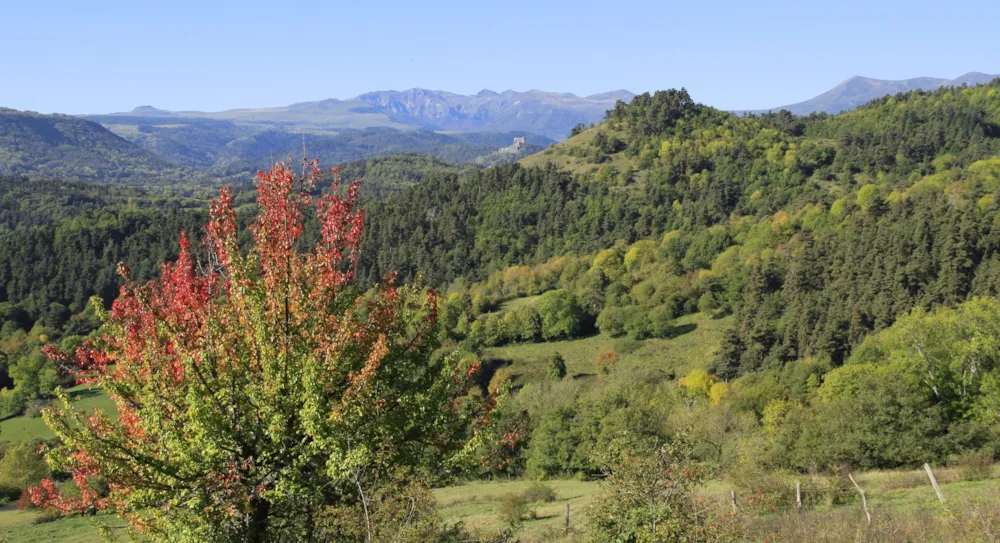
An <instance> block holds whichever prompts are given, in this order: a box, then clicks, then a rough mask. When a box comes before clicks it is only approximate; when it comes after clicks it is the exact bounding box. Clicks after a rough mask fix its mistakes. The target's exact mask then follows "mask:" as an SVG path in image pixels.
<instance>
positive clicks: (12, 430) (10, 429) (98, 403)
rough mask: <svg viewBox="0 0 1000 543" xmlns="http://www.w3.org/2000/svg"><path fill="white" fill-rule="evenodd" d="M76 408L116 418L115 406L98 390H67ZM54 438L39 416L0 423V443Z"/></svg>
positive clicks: (83, 386)
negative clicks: (102, 412)
mask: <svg viewBox="0 0 1000 543" xmlns="http://www.w3.org/2000/svg"><path fill="white" fill-rule="evenodd" d="M68 392H69V394H70V396H71V397H72V398H73V400H74V402H75V403H76V406H77V407H78V408H80V409H83V410H85V411H90V410H93V409H101V410H103V411H104V412H106V413H109V414H110V415H111V416H116V415H117V412H116V410H115V405H114V403H113V402H112V401H111V398H109V397H108V395H107V394H105V393H104V391H103V390H101V389H99V388H90V387H89V386H86V385H80V386H76V387H73V388H71V389H69V390H68ZM53 437H55V434H53V433H52V430H49V427H48V426H46V425H45V421H43V420H42V417H40V416H34V417H32V416H25V415H22V416H20V417H13V418H10V419H7V420H4V421H0V441H10V442H18V443H19V442H22V441H28V440H31V439H51V438H53Z"/></svg>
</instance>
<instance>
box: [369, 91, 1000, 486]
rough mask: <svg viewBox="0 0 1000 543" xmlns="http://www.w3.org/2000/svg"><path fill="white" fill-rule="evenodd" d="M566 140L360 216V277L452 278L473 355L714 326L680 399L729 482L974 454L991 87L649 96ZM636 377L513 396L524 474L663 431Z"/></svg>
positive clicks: (988, 237) (460, 325) (986, 292)
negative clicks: (846, 108)
mask: <svg viewBox="0 0 1000 543" xmlns="http://www.w3.org/2000/svg"><path fill="white" fill-rule="evenodd" d="M576 132H577V134H576V135H575V136H574V137H573V138H571V139H570V140H569V141H568V142H566V143H564V144H561V145H559V146H556V147H554V148H551V149H548V150H546V151H544V152H542V153H539V154H538V155H535V156H533V157H529V158H528V159H525V161H524V162H525V163H526V164H529V165H532V166H540V167H525V166H521V165H511V166H505V167H502V168H498V169H491V170H485V171H482V172H478V173H476V174H473V175H470V176H467V177H465V178H461V179H459V178H457V177H455V176H440V177H434V178H429V179H428V180H426V181H425V182H424V183H422V184H420V185H418V186H414V187H411V188H409V189H407V190H405V191H403V192H400V193H398V194H395V195H392V196H390V197H389V198H387V199H386V200H384V201H382V202H379V203H377V204H375V205H373V206H372V207H371V209H370V214H369V215H368V216H367V221H368V224H369V225H370V226H369V229H368V230H367V231H366V238H365V240H364V244H363V250H362V255H363V259H364V260H363V272H364V275H363V276H364V277H365V278H366V279H367V280H374V279H375V278H376V277H378V276H379V275H381V274H383V273H385V272H386V271H387V270H390V269H399V270H402V271H403V272H404V273H407V274H408V275H411V276H412V275H416V274H418V273H423V274H424V277H425V278H426V279H427V280H429V281H431V282H432V283H434V284H439V285H442V286H445V285H451V288H450V292H451V293H452V294H451V296H450V297H449V298H448V303H447V305H446V308H445V310H444V311H445V313H444V314H445V315H446V318H445V319H446V323H448V324H447V326H449V327H450V329H449V331H448V334H447V337H448V339H449V340H452V341H456V342H460V343H461V344H463V345H465V346H467V348H471V349H483V348H488V347H491V346H501V345H507V344H518V343H521V342H524V341H527V342H539V341H552V340H560V339H563V340H565V339H571V340H572V339H573V338H579V337H584V336H587V335H589V334H592V333H595V332H600V333H601V336H602V337H610V338H614V337H619V336H624V337H627V338H630V339H631V340H633V341H640V342H641V341H644V340H647V339H650V338H657V337H663V338H670V337H674V336H676V335H677V334H678V333H683V332H684V330H685V326H686V325H684V326H682V325H679V324H677V320H676V319H678V318H680V317H682V316H683V315H685V314H687V313H694V312H701V313H703V314H709V315H714V316H716V317H719V318H721V317H724V316H726V315H732V317H731V319H732V320H731V324H729V325H728V326H727V327H726V330H725V332H724V334H723V336H722V338H721V343H720V344H719V345H718V347H717V348H716V349H711V348H709V349H706V350H705V351H703V352H701V353H699V354H698V355H697V358H696V360H695V361H692V362H693V363H694V364H695V366H696V367H698V366H700V367H702V368H704V369H706V370H709V371H708V373H702V374H700V375H692V376H688V378H687V381H686V382H687V383H688V384H689V385H688V387H687V389H685V387H684V386H681V388H680V390H681V391H682V392H683V391H684V390H688V392H687V394H688V396H687V397H689V398H691V400H692V401H694V400H697V401H696V405H701V403H700V402H702V400H698V398H699V397H700V398H703V400H704V406H703V407H699V408H698V409H699V410H701V409H704V410H705V411H698V412H699V413H702V415H701V416H705V417H709V418H710V420H713V421H716V422H718V423H719V424H721V425H722V426H720V427H718V428H716V430H713V431H715V432H716V433H717V434H718V435H715V436H714V437H707V436H706V437H705V438H704V439H706V440H708V441H706V442H704V443H703V445H704V446H705V447H707V448H706V449H704V451H705V452H704V454H705V457H704V459H705V460H709V461H712V462H721V463H722V464H723V465H724V466H726V468H725V469H727V470H737V469H743V468H746V469H749V467H748V466H755V469H758V468H761V469H762V468H776V467H778V468H782V467H783V468H796V469H815V468H832V467H834V466H835V465H838V464H844V463H846V464H853V465H864V466H877V467H893V466H898V465H905V464H912V463H915V462H920V461H925V460H929V459H936V460H940V459H942V458H944V457H946V456H947V455H949V454H952V455H954V454H959V453H962V452H963V451H969V450H977V449H978V448H980V447H984V446H987V447H990V446H992V445H987V443H992V442H991V441H990V439H991V438H989V435H990V432H991V430H990V428H993V430H992V431H995V430H996V427H995V425H994V423H995V418H991V417H995V411H991V409H993V408H992V407H987V405H988V402H990V401H992V400H990V398H992V397H993V392H989V391H990V390H993V389H992V388H990V387H992V386H994V385H990V384H989V383H992V382H994V381H995V380H996V378H997V377H996V369H995V368H996V366H995V364H996V363H997V360H1000V358H998V356H997V354H998V353H996V352H994V351H993V347H992V346H990V345H992V343H990V342H989V341H987V343H985V344H982V345H981V344H980V343H977V342H979V341H984V339H983V338H985V337H989V334H990V333H991V332H989V330H990V329H991V328H990V327H991V326H993V325H992V324H989V323H991V322H995V319H996V317H997V307H996V303H995V302H994V301H992V299H979V298H976V297H978V296H993V295H996V294H997V292H998V290H1000V275H998V273H1000V254H998V250H1000V242H998V241H997V240H998V239H1000V237H998V234H1000V231H998V228H1000V208H998V207H997V205H996V199H997V197H998V194H997V192H998V190H1000V157H998V156H997V155H998V153H1000V82H994V83H992V84H990V85H987V86H984V87H977V88H949V89H941V90H938V91H934V92H929V93H928V92H920V91H917V92H911V93H908V94H902V95H897V96H893V97H887V98H884V99H881V100H876V101H874V102H872V103H870V104H868V105H866V106H864V107H862V108H860V109H858V110H856V111H852V112H848V113H843V114H840V115H837V116H827V115H824V114H819V115H811V116H809V117H796V116H793V115H790V114H788V113H787V112H781V113H776V114H768V115H763V116H748V117H737V116H734V115H731V114H728V113H725V112H721V111H718V110H715V109H712V108H709V107H706V106H702V105H699V104H697V103H695V102H694V101H693V100H692V99H691V98H690V97H689V96H688V94H687V93H686V92H685V91H683V90H682V91H667V92H658V93H656V94H654V95H640V96H637V97H636V98H635V99H634V100H633V101H632V102H631V103H630V104H627V105H626V104H624V103H621V104H619V105H618V106H617V107H616V108H615V109H614V110H612V111H610V112H609V113H608V118H607V120H606V122H605V123H603V124H602V125H600V126H598V127H596V128H592V129H589V130H586V129H583V128H582V127H581V128H580V129H578V130H576ZM402 202H406V203H407V204H406V205H402ZM540 294H541V296H540V297H538V295H540ZM525 296H531V298H525V300H527V301H528V302H526V303H521V302H520V301H519V300H520V299H521V297H525ZM960 304H962V305H960ZM956 307H957V309H945V308H956ZM925 312H930V313H925ZM904 316H905V317H904ZM897 322H898V324H897ZM934 323H948V324H947V326H945V325H944V324H934ZM935 326H937V327H939V330H940V332H939V333H938V335H934V334H935V333H937V332H934V328H935ZM984 327H985V328H984ZM879 332H881V333H879ZM875 333H878V334H877V335H873V334H875ZM907 334H909V336H907ZM907 337H909V339H906V338H907ZM873 338H874V339H873ZM891 338H894V339H891ZM866 339H867V340H868V342H867V343H866ZM969 341H971V342H973V343H972V344H971V346H970V349H972V352H968V353H965V354H959V353H958V352H957V351H949V349H955V348H958V345H960V344H961V343H962V342H969ZM570 343H572V342H570ZM539 345H540V346H542V345H544V344H539ZM862 345H865V347H861V346H862ZM876 345H879V346H878V347H875V346H876ZM931 345H933V347H931ZM980 345H981V346H980ZM561 348H566V347H561ZM632 348H635V347H632ZM914 349H916V351H914ZM932 349H937V351H934V352H935V354H933V355H932V354H928V353H929V350H932ZM945 351H947V352H948V353H950V354H947V355H946V354H944V352H945ZM913 352H917V353H924V354H921V355H919V356H918V357H917V358H916V360H914V358H913V357H912V356H913V355H912V354H910V355H907V354H906V353H913ZM873 353H881V354H879V355H874V354H873ZM609 356H610V355H609ZM617 356H618V355H617V354H616V355H615V357H617ZM923 356H925V357H927V358H926V360H925V361H924V362H919V360H920V357H923ZM615 357H612V358H609V360H612V363H613V360H614V358H615ZM889 360H898V362H893V363H892V364H890V363H889ZM963 360H964V362H963ZM977 360H978V361H979V362H977ZM946 361H947V362H946ZM553 364H555V362H553ZM598 364H600V362H598ZM606 364H607V362H606ZM845 364H846V365H845ZM858 364H868V365H869V366H859V365H858ZM937 364H952V366H951V369H944V368H941V367H935V365H937ZM962 364H969V365H970V366H968V367H966V368H965V369H964V370H961V369H956V367H957V366H961V365H962ZM871 365H874V366H875V367H877V368H878V369H870V370H865V371H860V368H862V367H869V368H870V367H872V366H871ZM928 365H929V366H930V367H927V366H928ZM956 365H957V366H956ZM558 366H559V364H556V365H555V366H552V367H558ZM921 368H924V369H921ZM648 369H649V368H647V370H648ZM562 371H563V373H565V370H562ZM633 371H634V368H633ZM644 371H646V370H644ZM922 371H923V372H925V373H928V374H930V375H931V376H932V378H930V379H928V378H923V379H922V378H921V377H920V374H921V372H922ZM963 371H964V372H966V373H964V374H963V373H962V372H963ZM969 371H972V372H973V373H972V374H969V373H968V372H969ZM557 373H558V372H557ZM643 375H645V376H644V377H643ZM962 375H965V377H962ZM634 378H635V379H638V380H639V381H644V382H646V383H647V384H646V385H641V386H640V384H639V382H633V383H631V384H623V383H622V382H620V381H618V382H616V385H615V386H616V387H617V386H624V387H625V388H623V389H618V388H614V389H613V390H606V391H605V392H604V393H603V394H605V395H604V396H601V395H600V394H597V396H594V394H584V393H572V394H571V396H573V395H576V394H579V395H578V396H576V398H577V399H565V398H564V399H562V400H551V401H549V402H548V403H545V404H543V405H545V406H544V407H543V405H540V404H538V403H534V404H525V407H526V409H527V411H528V412H529V413H530V416H531V420H532V423H531V424H532V428H534V429H535V430H534V433H532V434H531V435H532V438H531V440H529V443H533V444H534V445H531V444H529V445H527V448H526V452H525V456H524V457H522V461H524V462H527V464H526V465H527V466H528V468H529V470H530V469H532V468H531V466H536V468H534V469H540V466H542V464H537V463H534V462H540V461H541V459H542V458H544V457H547V456H548V457H552V455H555V458H562V459H564V460H561V461H556V462H555V463H552V462H551V461H547V463H545V464H544V465H545V466H546V467H545V468H544V469H545V471H547V472H549V473H552V472H553V471H555V472H566V471H576V470H578V469H581V468H585V469H593V468H594V466H593V465H592V464H588V463H587V462H588V461H587V460H586V459H587V458H589V457H588V455H587V454H588V453H586V451H588V450H590V448H591V447H594V446H598V444H599V443H600V442H601V440H602V439H604V438H602V437H600V435H603V434H600V432H599V435H595V434H593V432H594V431H595V429H594V427H593V426H592V425H594V424H597V425H599V426H601V427H604V426H605V425H606V424H608V421H609V420H619V419H615V416H613V415H611V414H610V412H607V411H601V410H600V409H611V410H612V412H615V411H616V410H618V409H625V410H626V412H629V413H631V415H628V416H627V418H633V420H640V419H641V418H642V417H652V419H653V420H655V419H656V418H657V417H668V418H669V417H672V416H679V415H678V413H676V412H675V410H673V409H668V411H669V412H673V413H674V414H673V415H669V414H667V413H659V412H658V411H656V409H653V412H651V411H649V410H648V408H647V407H642V406H643V405H646V402H649V401H655V402H668V403H669V401H674V400H669V401H668V400H667V399H666V398H661V399H659V400H652V399H651V398H659V397H660V396H658V395H659V394H663V393H662V392H656V390H659V389H657V388H656V387H655V386H653V384H655V383H659V382H662V381H663V379H665V378H669V375H667V374H663V373H661V374H656V373H653V374H648V375H647V374H644V373H643V372H641V371H640V372H639V373H637V374H636V375H635V377H634ZM962 379H964V380H965V381H964V384H962V385H961V386H959V385H958V384H956V382H955V381H953V380H962ZM694 383H699V384H697V385H695V384H694ZM727 383H728V384H727ZM714 384H719V387H715V386H714ZM553 386H554V385H553ZM644 386H653V388H651V389H646V390H645V392H643V391H641V390H640V389H636V388H635V387H640V388H641V387H644ZM691 387H695V389H692V388H691ZM720 387H721V388H720ZM954 387H959V389H960V392H958V391H956V392H948V393H946V392H944V389H954ZM599 388H604V387H599ZM710 389H711V391H712V394H711V398H710V394H709V391H710ZM717 389H718V390H717ZM692 390H697V391H699V392H692ZM955 390H958V389H955ZM565 393H567V392H566V391H564V392H561V393H560V394H565ZM595 394H596V393H595ZM607 394H612V395H614V394H625V396H624V397H622V396H619V397H618V398H619V399H618V400H613V399H611V398H610V397H608V396H607ZM692 394H693V396H692ZM817 394H818V396H817ZM699 395H703V396H699ZM727 395H728V396H727ZM625 397H628V398H631V399H627V400H626V399H625ZM725 397H728V398H729V399H728V400H725V399H724V398H725ZM600 398H603V399H600ZM524 401H526V402H528V401H529V400H527V399H525V400H524ZM530 401H535V402H537V401H539V400H538V399H537V398H536V399H535V400H530ZM552 402H555V405H553V403H552ZM593 402H598V404H594V403H593ZM601 402H612V403H616V402H623V403H618V404H617V405H619V407H615V408H611V407H609V406H608V405H606V404H602V403H601ZM984 402H985V403H984ZM597 405H604V408H600V409H598V408H597ZM660 405H662V404H660ZM594 409H598V411H597V412H594ZM865 411H867V412H868V413H870V416H865V415H862V412H865ZM657 413H659V414H657ZM744 415H747V416H749V417H750V418H749V419H747V420H748V421H749V422H746V423H739V424H738V425H736V426H732V425H733V424H735V422H734V421H736V420H744V419H742V418H740V417H743V416H744ZM553 417H554V418H553ZM635 417H638V418H639V419H635ZM711 417H722V418H719V419H716V418H711ZM732 417H737V418H736V419H733V418H732ZM626 420H627V419H626ZM725 420H729V421H730V422H726V423H724V421H725ZM884 420H894V421H898V423H897V425H896V426H894V427H893V429H892V430H888V428H887V427H886V426H885V425H884V423H883V422H879V421H884ZM675 423H678V422H677V421H676V420H675ZM713 424H714V423H713ZM746 424H749V426H746ZM727 425H728V426H727ZM757 425H762V426H759V427H758V426H757ZM769 425H770V426H769ZM655 427H656V425H650V426H648V428H650V429H649V432H651V433H652V434H651V436H655V435H666V434H661V432H666V433H669V432H670V430H667V429H666V428H660V429H655ZM755 427H758V428H765V429H766V428H770V429H767V430H760V432H763V433H758V430H753V428H755ZM779 427H780V428H779ZM807 429H808V431H805V430H807ZM633 430H636V431H638V428H636V427H633ZM603 431H604V432H606V431H612V430H611V427H607V429H606V430H603ZM553 434H558V435H562V436H563V437H562V438H561V440H553V439H552V438H550V437H549V436H551V435H553ZM778 435H780V436H782V437H781V438H780V439H778V438H777V437H776V436H778ZM725 436H728V437H725ZM594 440H596V442H595V441H594ZM736 442H740V443H743V445H742V446H741V447H735V446H734V444H735V443H736ZM559 443H562V444H561V445H560V444H559ZM567 443H575V444H577V445H566V444H567ZM710 443H714V445H711V446H710V445H709V444H710ZM754 443H755V444H756V445H753V444H754ZM916 443H923V444H924V445H922V446H920V447H916V446H915V445H914V444H916ZM543 444H544V445H543ZM751 445H752V446H751ZM533 447H534V448H533ZM549 447H556V448H557V449H553V448H549ZM560 447H561V448H560ZM565 447H568V449H566V448H565ZM559 451H561V452H559ZM730 455H739V457H738V458H737V457H736V456H730ZM746 455H751V456H752V455H760V456H757V457H753V458H751V457H748V456H746ZM587 466H589V467H587ZM740 466H743V467H742V468H741V467H740Z"/></svg>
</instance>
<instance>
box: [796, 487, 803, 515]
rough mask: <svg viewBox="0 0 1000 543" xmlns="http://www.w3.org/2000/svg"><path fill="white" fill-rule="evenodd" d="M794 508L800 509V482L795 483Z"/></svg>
mask: <svg viewBox="0 0 1000 543" xmlns="http://www.w3.org/2000/svg"><path fill="white" fill-rule="evenodd" d="M795 509H797V510H802V483H795Z"/></svg>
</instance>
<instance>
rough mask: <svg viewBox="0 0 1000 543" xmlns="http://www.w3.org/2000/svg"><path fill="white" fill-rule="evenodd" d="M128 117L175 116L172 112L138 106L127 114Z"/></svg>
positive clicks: (147, 106)
mask: <svg viewBox="0 0 1000 543" xmlns="http://www.w3.org/2000/svg"><path fill="white" fill-rule="evenodd" d="M128 115H134V116H137V117H173V116H175V114H174V113H173V112H170V111H167V110H165V109H159V108H155V107H153V106H149V105H146V106H138V107H136V108H134V109H133V110H132V111H130V112H128Z"/></svg>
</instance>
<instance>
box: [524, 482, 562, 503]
mask: <svg viewBox="0 0 1000 543" xmlns="http://www.w3.org/2000/svg"><path fill="white" fill-rule="evenodd" d="M521 497H522V498H524V501H525V502H527V503H551V502H554V501H556V491H555V490H552V487H551V486H549V485H547V484H545V483H542V482H540V481H536V482H535V483H534V484H532V485H531V486H530V487H528V489H527V490H525V491H524V493H523V494H521Z"/></svg>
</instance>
